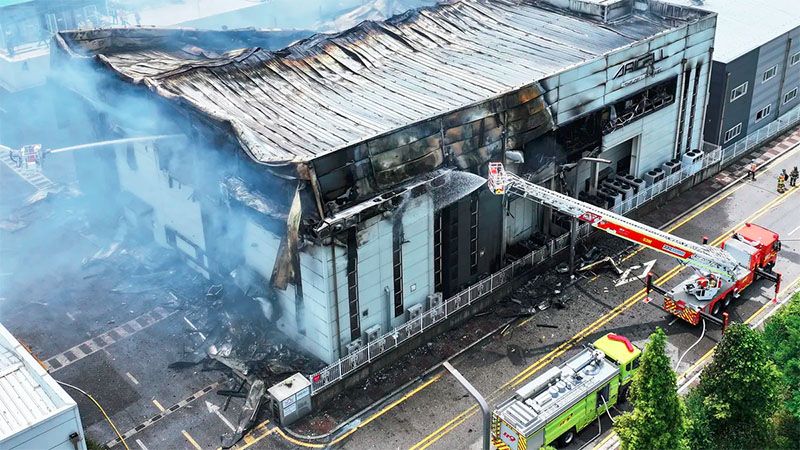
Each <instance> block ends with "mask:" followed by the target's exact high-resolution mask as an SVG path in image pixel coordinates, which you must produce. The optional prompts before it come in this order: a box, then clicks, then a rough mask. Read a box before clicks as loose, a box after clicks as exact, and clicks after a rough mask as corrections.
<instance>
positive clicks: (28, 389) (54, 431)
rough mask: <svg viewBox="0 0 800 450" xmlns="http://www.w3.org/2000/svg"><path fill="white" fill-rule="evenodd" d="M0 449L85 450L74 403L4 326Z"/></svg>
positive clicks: (0, 363)
mask: <svg viewBox="0 0 800 450" xmlns="http://www.w3.org/2000/svg"><path fill="white" fill-rule="evenodd" d="M0 448H2V449H6V450H24V449H48V450H86V442H85V441H84V436H83V428H82V427H81V418H80V414H79V413H78V405H77V403H75V400H73V399H72V398H71V397H70V396H69V395H67V393H66V392H64V389H63V388H62V387H61V386H59V385H58V384H57V383H56V381H55V380H54V379H53V377H51V376H50V375H49V374H48V373H47V371H46V370H44V367H42V365H41V364H39V362H38V361H36V360H35V359H34V358H33V356H31V354H30V353H28V351H27V350H26V349H25V347H23V346H22V344H20V343H19V341H17V340H16V339H15V338H14V336H12V335H11V333H9V332H8V330H7V329H6V328H5V327H4V326H2V325H0Z"/></svg>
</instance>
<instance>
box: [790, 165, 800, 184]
mask: <svg viewBox="0 0 800 450" xmlns="http://www.w3.org/2000/svg"><path fill="white" fill-rule="evenodd" d="M798 177H800V172H798V171H797V166H794V169H792V171H791V172H789V186H791V187H795V186H796V185H797V178H798Z"/></svg>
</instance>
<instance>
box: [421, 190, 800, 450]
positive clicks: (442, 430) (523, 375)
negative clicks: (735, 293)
mask: <svg viewBox="0 0 800 450" xmlns="http://www.w3.org/2000/svg"><path fill="white" fill-rule="evenodd" d="M797 190H798V188H794V189H792V190H789V191H787V192H786V193H785V194H782V195H780V196H778V197H776V198H773V199H772V200H770V201H769V202H767V203H766V204H765V205H764V206H762V207H761V208H759V209H758V211H756V212H755V213H753V214H751V216H750V217H748V218H747V219H745V220H743V221H741V222H739V223H738V224H737V225H735V226H734V227H732V228H731V229H729V231H727V232H725V233H723V234H721V235H720V236H718V237H717V238H716V239H714V241H713V242H712V243H711V245H712V246H717V245H719V244H720V243H721V242H722V241H723V240H724V239H726V238H727V237H728V236H729V235H730V234H731V233H733V232H734V231H736V230H737V229H739V228H740V227H741V226H743V225H744V224H745V223H746V222H751V221H753V220H755V219H757V218H758V217H760V216H762V215H763V214H764V213H765V212H766V211H768V210H770V209H772V208H774V207H776V206H777V205H778V204H780V203H783V201H785V200H786V199H787V198H788V197H789V196H790V195H792V194H793V193H794V192H797ZM685 267H686V266H680V265H679V266H675V267H673V268H672V269H670V270H669V271H668V272H667V273H665V274H664V275H662V276H661V277H660V278H659V279H658V280H656V281H655V283H656V284H658V285H661V284H663V283H665V282H667V281H669V280H670V279H672V278H673V277H675V276H676V275H677V274H678V273H680V272H681V271H683V269H684V268H685ZM644 295H645V290H644V289H641V290H640V291H639V292H637V293H635V294H633V295H632V296H631V297H629V298H628V299H627V300H625V301H624V302H623V303H621V304H619V305H617V306H616V307H615V308H614V309H612V310H611V311H609V312H608V313H607V314H606V315H604V316H601V317H600V318H598V319H597V320H595V322H593V323H592V324H590V325H589V326H587V327H586V328H584V329H583V330H581V331H579V332H578V333H576V334H575V335H574V336H573V337H572V338H570V339H568V340H567V341H565V342H564V343H562V344H561V345H559V346H558V347H556V348H555V349H553V350H552V351H550V353H548V354H547V355H545V356H543V357H542V358H540V359H539V360H538V361H536V362H534V363H533V364H531V365H530V366H528V367H527V368H526V369H524V370H523V371H522V372H520V373H518V374H517V375H515V376H514V377H513V378H512V379H511V380H509V381H508V382H506V383H505V384H503V385H502V386H500V387H499V388H497V389H495V390H494V391H492V393H491V394H490V395H489V396H487V399H493V398H494V397H496V395H497V394H498V393H499V392H500V391H502V390H504V389H505V388H506V387H508V386H512V387H516V386H518V385H519V384H521V383H523V382H524V381H526V380H527V378H528V377H530V376H531V375H533V374H534V373H536V372H537V371H538V370H539V369H541V368H542V367H543V366H544V365H546V364H549V363H550V362H551V361H553V360H554V359H556V358H558V357H559V356H561V355H563V354H564V353H566V352H567V351H568V350H570V349H571V348H572V347H574V346H575V345H576V344H577V343H578V342H580V341H581V340H582V339H583V338H584V337H586V336H588V335H589V334H591V333H593V332H594V331H596V330H597V329H599V328H600V327H602V326H603V325H605V324H606V323H608V322H610V321H611V320H612V319H614V318H615V317H617V316H619V315H620V314H622V313H623V312H625V311H626V310H628V309H630V308H631V307H633V305H635V304H636V303H637V302H638V301H639V300H640V299H642V298H644ZM477 409H478V407H477V406H474V405H473V406H471V407H469V408H468V409H466V410H465V411H463V412H462V413H460V414H458V415H457V416H456V417H454V418H453V419H451V420H450V421H448V422H447V423H445V424H444V425H442V426H441V427H439V428H438V429H436V430H435V431H434V432H433V433H430V434H429V435H427V436H425V437H424V438H423V439H422V440H421V441H419V442H417V443H416V444H414V445H413V446H411V447H410V450H422V449H425V448H427V447H429V446H430V445H432V444H433V443H435V442H436V441H438V440H439V439H441V438H442V437H443V436H445V435H446V434H448V433H450V431H452V430H454V429H455V428H456V427H458V426H459V425H460V424H462V423H464V422H465V421H466V420H467V419H468V418H469V417H471V416H472V415H473V414H475V413H476V412H477Z"/></svg>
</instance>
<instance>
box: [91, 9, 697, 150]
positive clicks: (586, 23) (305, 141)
mask: <svg viewBox="0 0 800 450" xmlns="http://www.w3.org/2000/svg"><path fill="white" fill-rule="evenodd" d="M685 23H688V21H679V20H676V19H674V18H671V19H664V18H661V17H659V16H656V15H654V14H649V13H637V14H634V15H632V16H630V17H628V18H626V19H625V20H622V21H618V22H614V23H601V22H597V21H593V20H590V19H588V18H586V17H582V16H579V15H571V14H570V13H569V12H568V11H566V10H563V9H557V8H554V7H552V6H543V5H541V4H538V3H521V4H520V3H511V2H507V1H503V0H461V1H456V2H453V3H447V4H440V5H437V6H434V7H430V8H422V9H419V10H413V11H410V12H407V13H405V14H402V15H399V16H396V17H393V18H391V19H389V20H387V21H385V22H364V23H362V24H360V25H359V26H357V27H355V28H353V29H350V30H348V31H345V32H343V33H339V34H335V35H317V36H312V37H311V38H308V39H306V40H304V41H300V42H298V43H296V44H294V45H292V46H290V47H287V48H286V49H284V50H281V51H279V52H270V51H267V50H264V49H260V48H255V49H251V50H248V51H239V52H229V53H226V54H224V55H218V56H213V55H192V57H191V58H190V57H186V55H185V53H186V51H185V50H186V49H185V48H183V47H181V48H179V49H178V51H176V49H172V50H167V51H164V52H159V51H157V50H154V49H141V50H137V51H128V52H125V51H122V52H103V50H102V49H97V50H96V51H95V53H96V54H98V57H99V58H100V59H102V60H103V61H104V62H105V63H106V64H108V65H109V66H110V67H111V68H113V69H114V70H115V71H117V72H119V73H120V74H121V75H123V76H124V77H129V79H130V80H131V81H134V82H139V81H142V82H144V83H145V84H147V85H148V86H149V87H150V88H151V89H153V90H155V91H156V92H158V93H159V94H160V95H162V96H164V97H167V98H173V99H181V100H183V101H187V102H188V103H189V104H190V105H191V106H192V107H194V108H196V109H198V110H200V111H201V112H202V113H204V114H206V115H208V116H210V117H211V118H213V119H215V120H218V121H222V122H227V123H229V124H230V125H231V126H232V128H233V129H234V130H235V132H236V134H237V137H238V138H239V141H240V142H241V143H242V145H243V147H244V148H245V149H246V150H247V151H248V152H249V153H250V154H251V156H252V157H253V158H255V159H256V160H259V161H261V162H265V163H275V164H280V163H285V162H290V161H295V162H298V161H307V160H310V159H313V158H315V157H317V156H320V155H323V154H326V153H329V152H332V151H335V150H337V149H341V148H345V147H348V146H351V145H354V144H357V143H359V142H362V141H365V140H368V139H370V138H373V137H376V136H380V135H382V134H386V133H389V132H391V131H393V130H396V129H399V128H402V127H405V126H408V125H410V124H413V123H416V122H421V121H424V120H427V119H430V118H434V117H437V116H441V115H443V114H445V113H448V112H451V111H455V110H459V109H462V108H465V107H468V106H471V105H474V104H477V103H479V102H483V101H486V100H488V99H491V98H495V97H498V96H500V95H503V94H505V93H509V92H513V91H515V90H518V89H520V88H522V87H524V86H527V85H530V84H532V83H535V82H537V81H539V80H541V79H543V78H546V77H548V76H550V75H553V74H555V73H558V72H561V71H563V70H565V69H568V68H570V67H573V66H576V65H579V64H582V63H584V62H586V61H590V60H593V59H596V58H600V57H602V56H603V55H605V54H607V53H609V52H611V51H613V50H614V49H618V48H620V47H624V46H627V45H629V44H632V43H634V42H636V41H640V40H643V39H646V38H648V37H651V36H653V35H655V34H657V33H659V32H662V31H665V30H668V29H671V28H674V27H676V26H680V25H684V24H685Z"/></svg>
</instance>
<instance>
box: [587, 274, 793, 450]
mask: <svg viewBox="0 0 800 450" xmlns="http://www.w3.org/2000/svg"><path fill="white" fill-rule="evenodd" d="M798 282H800V276H798V277H797V278H795V279H794V281H792V282H791V283H790V284H789V286H787V287H786V288H784V289H783V290H782V291H781V292H780V293H779V294H778V295H779V296H780V295H782V294H785V293H787V292H789V291H791V290H792V289H793V288H794V285H795V284H797V283H798ZM771 304H772V301H768V302H767V303H764V304H763V305H761V307H760V308H758V310H757V311H756V312H754V313H753V314H751V315H750V317H748V318H747V319H746V320H745V321H744V323H750V322H752V321H753V319H755V318H756V317H758V316H759V315H760V314H761V313H762V312H764V310H765V309H767V308H768V307H769V305H771ZM718 345H719V344H714V345H713V346H712V347H711V348H710V349H708V351H707V352H705V354H703V356H701V357H700V358H699V359H698V360H697V361H695V362H694V364H692V365H691V366H690V367H689V368H688V369H686V370H685V371H684V372H683V373H682V374H680V375H679V376H678V379H679V380H684V379H686V378H687V377H688V376H689V375H691V374H692V373H694V371H695V369H697V367H698V366H699V365H700V364H702V363H703V362H705V360H707V359H708V358H710V357H711V355H713V354H714V351H715V350H716V349H717V346H718ZM678 388H680V386H678ZM616 435H617V433H616V432H615V431H614V430H611V432H609V433H608V434H607V435H606V437H605V438H603V440H602V441H600V442H599V443H598V444H597V445H595V446H594V450H597V449H599V448H600V447H602V446H603V445H604V444H605V443H606V442H608V440H609V439H611V438H612V437H614V436H616Z"/></svg>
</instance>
